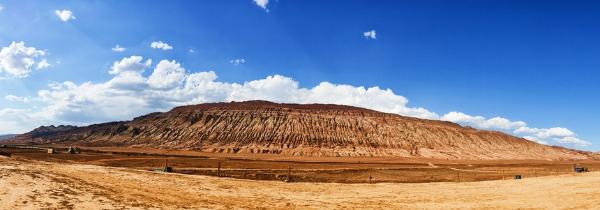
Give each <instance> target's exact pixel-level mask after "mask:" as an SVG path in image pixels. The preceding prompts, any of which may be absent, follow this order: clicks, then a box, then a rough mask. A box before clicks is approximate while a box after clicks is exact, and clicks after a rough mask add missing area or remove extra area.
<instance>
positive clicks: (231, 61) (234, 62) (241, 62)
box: [229, 58, 246, 66]
mask: <svg viewBox="0 0 600 210" xmlns="http://www.w3.org/2000/svg"><path fill="white" fill-rule="evenodd" d="M229 63H231V64H233V65H236V66H237V65H241V64H244V63H246V59H244V58H236V59H233V60H230V61H229Z"/></svg>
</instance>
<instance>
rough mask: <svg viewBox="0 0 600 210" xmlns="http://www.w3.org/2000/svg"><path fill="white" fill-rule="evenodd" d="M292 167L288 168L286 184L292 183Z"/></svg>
mask: <svg viewBox="0 0 600 210" xmlns="http://www.w3.org/2000/svg"><path fill="white" fill-rule="evenodd" d="M291 177H292V166H288V174H287V182H291V181H292V178H291Z"/></svg>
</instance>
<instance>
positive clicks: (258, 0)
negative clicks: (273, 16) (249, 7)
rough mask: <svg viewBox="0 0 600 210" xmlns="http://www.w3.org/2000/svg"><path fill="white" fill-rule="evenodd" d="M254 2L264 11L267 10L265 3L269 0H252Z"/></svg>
mask: <svg viewBox="0 0 600 210" xmlns="http://www.w3.org/2000/svg"><path fill="white" fill-rule="evenodd" d="M254 3H255V4H256V6H259V7H260V8H263V9H264V10H265V11H267V12H268V11H269V9H268V8H267V5H268V4H269V0H254Z"/></svg>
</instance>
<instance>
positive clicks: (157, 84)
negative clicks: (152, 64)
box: [148, 60, 185, 89]
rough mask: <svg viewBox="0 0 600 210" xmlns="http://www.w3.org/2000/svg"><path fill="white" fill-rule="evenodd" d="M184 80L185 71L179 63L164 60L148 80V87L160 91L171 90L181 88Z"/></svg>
mask: <svg viewBox="0 0 600 210" xmlns="http://www.w3.org/2000/svg"><path fill="white" fill-rule="evenodd" d="M183 79H185V69H183V68H182V67H181V65H180V64H179V63H177V62H175V61H170V62H169V61H167V60H162V61H160V62H159V63H158V65H156V68H155V69H154V72H152V75H150V77H149V78H148V85H150V87H153V88H158V89H171V88H174V87H177V86H179V85H180V84H181V83H182V82H183Z"/></svg>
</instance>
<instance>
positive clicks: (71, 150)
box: [67, 147, 80, 154]
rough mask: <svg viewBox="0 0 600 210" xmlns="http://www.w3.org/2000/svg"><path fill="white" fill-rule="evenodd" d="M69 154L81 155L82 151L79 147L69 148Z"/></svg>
mask: <svg viewBox="0 0 600 210" xmlns="http://www.w3.org/2000/svg"><path fill="white" fill-rule="evenodd" d="M67 152H68V153H69V154H79V153H80V150H79V147H69V149H68V150H67Z"/></svg>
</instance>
